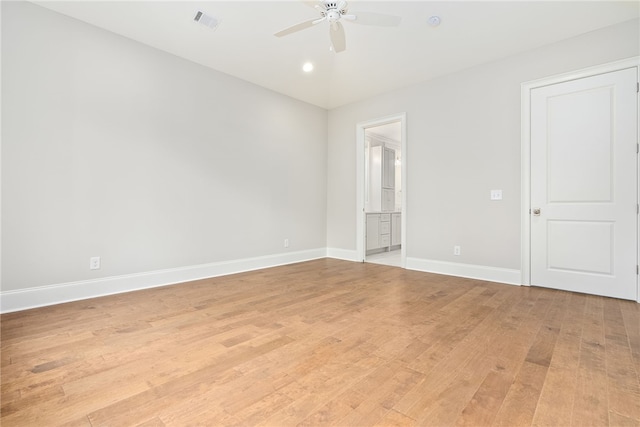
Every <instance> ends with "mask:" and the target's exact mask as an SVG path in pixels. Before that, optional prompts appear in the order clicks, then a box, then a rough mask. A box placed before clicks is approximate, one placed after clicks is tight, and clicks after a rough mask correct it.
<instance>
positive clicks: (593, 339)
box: [0, 259, 640, 427]
mask: <svg viewBox="0 0 640 427" xmlns="http://www.w3.org/2000/svg"><path fill="white" fill-rule="evenodd" d="M639 307H640V305H639V304H636V303H634V302H630V301H620V300H615V299H609V298H601V297H596V296H588V295H581V294H573V293H568V292H562V291H555V290H549V289H539V288H527V287H517V286H509V285H500V284H494V283H488V282H483V281H478V280H471V279H461V278H455V277H447V276H439V275H435V274H427V273H420V272H413V271H407V270H403V269H400V268H395V267H388V266H383V265H375V264H367V263H365V264H363V263H352V262H346V261H338V260H332V259H321V260H316V261H311V262H305V263H299V264H294V265H289V266H283V267H277V268H272V269H266V270H260V271H255V272H249V273H243V274H237V275H232V276H226V277H220V278H215V279H209V280H202V281H198V282H192V283H186V284H181V285H176V286H168V287H163V288H158V289H152V290H146V291H140V292H134V293H128V294H122V295H116V296H109V297H103V298H97V299H93V300H86V301H80V302H75V303H69V304H62V305H57V306H52V307H46V308H40V309H35V310H28V311H23V312H18V313H9V314H5V315H2V316H1V317H0V321H1V328H2V329H1V332H2V335H1V338H2V344H1V351H2V365H1V366H2V373H1V379H2V396H1V397H2V404H1V405H2V406H1V417H0V421H1V424H2V426H5V427H9V426H53V425H69V426H89V425H92V426H134V425H143V426H164V425H166V426H189V425H211V426H213V425H251V426H253V425H269V426H288V425H340V426H368V425H403V426H405V425H409V426H410V425H421V426H422V425H434V426H448V425H472V426H483V425H498V426H520V425H548V426H570V425H573V426H587V425H598V426H606V425H619V426H626V425H636V426H637V425H640V382H639V380H638V373H639V371H640V308H639Z"/></svg>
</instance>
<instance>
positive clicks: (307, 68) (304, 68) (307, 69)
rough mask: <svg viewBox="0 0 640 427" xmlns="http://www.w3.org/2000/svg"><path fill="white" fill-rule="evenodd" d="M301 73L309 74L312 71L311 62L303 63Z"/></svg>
mask: <svg viewBox="0 0 640 427" xmlns="http://www.w3.org/2000/svg"><path fill="white" fill-rule="evenodd" d="M302 71H304V72H305V73H310V72H312V71H313V64H312V63H311V62H305V63H304V65H303V66H302Z"/></svg>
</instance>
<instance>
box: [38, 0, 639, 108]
mask: <svg viewBox="0 0 640 427" xmlns="http://www.w3.org/2000/svg"><path fill="white" fill-rule="evenodd" d="M35 3H37V4H39V5H41V6H44V7H46V8H49V9H52V10H55V11H58V12H60V13H63V14H65V15H69V16H72V17H74V18H77V19H80V20H82V21H86V22H88V23H91V24H93V25H96V26H98V27H102V28H105V29H107V30H110V31H113V32H114V33H117V34H121V35H123V36H126V37H129V38H131V39H134V40H137V41H139V42H142V43H145V44H147V45H150V46H153V47H155V48H158V49H161V50H164V51H166V52H170V53H172V54H175V55H178V56H180V57H183V58H186V59H189V60H191V61H194V62H196V63H199V64H202V65H205V66H207V67H211V68H213V69H216V70H219V71H222V72H224V73H227V74H231V75H233V76H236V77H239V78H241V79H243V80H247V81H249V82H252V83H255V84H257V85H260V86H263V87H266V88H269V89H272V90H274V91H276V92H280V93H283V94H286V95H289V96H291V97H293V98H297V99H300V100H302V101H306V102H309V103H311V104H315V105H318V106H320V107H323V108H327V109H330V108H334V107H338V106H341V105H344V104H348V103H351V102H355V101H358V100H362V99H366V98H368V97H370V96H373V95H376V94H380V93H384V92H387V91H390V90H394V89H397V88H400V87H403V86H408V85H411V84H415V83H418V82H421V81H425V80H428V79H432V78H434V77H437V76H441V75H445V74H449V73H452V72H455V71H458V70H462V69H465V68H469V67H472V66H474V65H478V64H481V63H484V62H489V61H492V60H496V59H499V58H503V57H506V56H509V55H512V54H515V53H518V52H523V51H526V50H529V49H533V48H536V47H538V46H542V45H545V44H549V43H553V42H556V41H559V40H562V39H566V38H569V37H573V36H576V35H579V34H582V33H586V32H589V31H593V30H596V29H598V28H602V27H605V26H609V25H612V24H616V23H619V22H623V21H627V20H630V19H635V18H638V17H639V16H640V2H637V1H621V2H617V1H568V2H561V1H531V2H530V1H497V2H486V1H444V2H432V1H356V0H354V1H351V2H349V13H353V14H356V15H357V12H358V11H367V12H377V13H385V14H390V15H396V16H400V17H402V22H401V24H400V26H398V27H391V28H389V27H371V26H365V25H358V24H355V23H352V22H345V23H344V27H345V32H346V39H347V49H346V51H344V52H341V53H338V54H335V53H332V52H330V51H329V34H328V27H327V23H326V22H323V23H320V24H318V25H316V26H314V27H312V28H308V29H305V30H303V31H301V32H297V33H294V34H291V35H288V36H286V37H283V38H277V37H275V36H273V34H274V33H275V32H277V31H279V30H281V29H284V28H286V27H288V26H290V25H293V24H296V23H299V22H302V21H305V20H308V19H311V18H314V17H316V16H319V15H318V12H317V11H316V10H314V9H312V8H310V7H309V6H308V5H306V4H304V3H303V2H301V1H296V0H290V1H242V0H236V1H198V2H188V1H179V2H178V1H115V0H110V1H82V0H76V1H66V2H58V1H39V2H35ZM198 10H202V11H204V12H205V13H207V14H210V15H214V16H216V17H218V18H219V19H220V25H219V26H218V28H217V29H216V30H215V31H213V30H211V29H208V28H207V27H205V26H203V25H200V24H198V23H196V22H194V20H193V17H194V16H195V14H196V12H197V11H198ZM432 15H438V16H440V17H441V19H442V23H441V25H440V26H438V27H431V26H429V25H428V24H427V19H428V18H429V17H430V16H432ZM306 61H311V62H313V63H314V65H315V70H314V71H313V72H312V73H309V74H307V73H304V72H303V71H302V69H301V68H302V64H303V63H304V62H306Z"/></svg>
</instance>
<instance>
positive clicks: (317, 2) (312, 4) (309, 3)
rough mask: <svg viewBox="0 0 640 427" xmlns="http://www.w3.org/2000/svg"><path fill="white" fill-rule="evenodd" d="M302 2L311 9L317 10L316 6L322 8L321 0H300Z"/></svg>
mask: <svg viewBox="0 0 640 427" xmlns="http://www.w3.org/2000/svg"><path fill="white" fill-rule="evenodd" d="M300 1H301V2H302V3H304V4H305V5H307V6H309V7H310V8H312V9H316V10H318V8H320V9H321V10H324V9H325V8H324V3H323V2H321V1H320V0H315V1H314V0H300Z"/></svg>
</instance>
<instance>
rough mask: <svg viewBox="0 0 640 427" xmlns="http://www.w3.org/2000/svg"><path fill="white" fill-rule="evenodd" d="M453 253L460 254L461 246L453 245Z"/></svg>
mask: <svg viewBox="0 0 640 427" xmlns="http://www.w3.org/2000/svg"><path fill="white" fill-rule="evenodd" d="M453 254H454V255H460V246H454V247H453Z"/></svg>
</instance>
